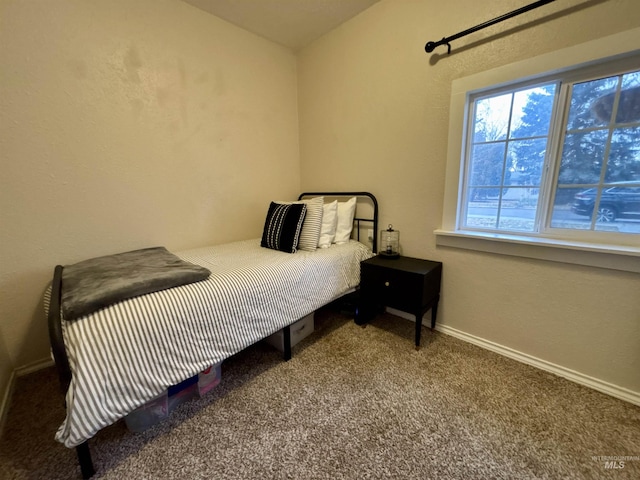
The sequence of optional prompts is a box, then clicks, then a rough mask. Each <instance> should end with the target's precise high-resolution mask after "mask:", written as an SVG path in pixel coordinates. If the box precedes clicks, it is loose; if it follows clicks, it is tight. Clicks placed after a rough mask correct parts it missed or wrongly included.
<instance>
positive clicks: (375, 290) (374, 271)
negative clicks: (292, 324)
mask: <svg viewBox="0 0 640 480" xmlns="http://www.w3.org/2000/svg"><path fill="white" fill-rule="evenodd" d="M389 261H390V262H393V260H389ZM362 290H363V292H365V294H366V295H367V296H369V297H370V298H369V300H372V301H374V302H375V303H379V304H383V305H387V306H389V307H392V308H397V309H400V310H402V309H405V310H407V309H408V310H409V311H413V310H414V309H416V308H419V307H420V306H421V305H420V304H421V300H422V278H421V277H420V276H419V275H416V274H414V273H411V272H402V271H398V270H389V269H381V268H377V267H375V266H370V265H362Z"/></svg>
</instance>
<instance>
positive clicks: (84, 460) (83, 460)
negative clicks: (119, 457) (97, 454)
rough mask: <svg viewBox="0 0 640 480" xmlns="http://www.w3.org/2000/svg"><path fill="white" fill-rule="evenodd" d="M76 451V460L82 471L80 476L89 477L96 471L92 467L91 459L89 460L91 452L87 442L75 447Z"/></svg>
mask: <svg viewBox="0 0 640 480" xmlns="http://www.w3.org/2000/svg"><path fill="white" fill-rule="evenodd" d="M76 453H77V454H78V461H79V462H80V470H81V471H82V478H84V479H87V478H91V477H92V476H93V474H94V473H96V471H95V470H94V468H93V461H92V460H91V452H90V451H89V443H88V442H84V443H81V444H80V445H78V446H77V447H76Z"/></svg>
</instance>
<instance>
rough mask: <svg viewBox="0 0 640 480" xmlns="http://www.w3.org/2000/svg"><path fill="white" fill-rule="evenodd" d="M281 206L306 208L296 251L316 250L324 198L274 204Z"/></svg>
mask: <svg viewBox="0 0 640 480" xmlns="http://www.w3.org/2000/svg"><path fill="white" fill-rule="evenodd" d="M276 203H283V204H291V203H304V204H305V205H306V206H307V214H306V215H305V217H304V223H303V224H302V230H301V231H300V241H299V242H298V247H297V248H298V249H300V250H306V251H308V252H314V251H315V250H316V248H318V240H319V239H320V227H321V226H322V207H323V205H324V197H314V198H311V199H309V200H299V201H297V202H276Z"/></svg>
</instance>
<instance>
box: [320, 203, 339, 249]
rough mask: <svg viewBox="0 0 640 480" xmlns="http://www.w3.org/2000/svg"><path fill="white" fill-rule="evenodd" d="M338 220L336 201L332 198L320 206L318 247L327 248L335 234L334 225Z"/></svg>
mask: <svg viewBox="0 0 640 480" xmlns="http://www.w3.org/2000/svg"><path fill="white" fill-rule="evenodd" d="M337 222H338V201H337V200H334V201H333V202H330V203H325V204H324V205H323V207H322V228H321V229H320V238H319V240H318V247H320V248H329V247H330V246H331V243H333V239H334V238H335V236H336V225H337Z"/></svg>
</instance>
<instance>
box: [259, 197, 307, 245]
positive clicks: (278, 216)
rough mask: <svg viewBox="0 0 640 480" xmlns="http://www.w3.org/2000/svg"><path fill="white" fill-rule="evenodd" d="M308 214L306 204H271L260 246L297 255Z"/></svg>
mask: <svg viewBox="0 0 640 480" xmlns="http://www.w3.org/2000/svg"><path fill="white" fill-rule="evenodd" d="M306 213H307V206H306V205H305V204H304V203H291V204H283V203H276V202H271V205H269V211H268V212H267V219H266V220H265V222H264V230H263V231H262V241H261V242H260V245H261V246H263V247H265V248H271V249H273V250H280V251H281V252H287V253H295V252H296V250H297V249H298V242H299V240H300V230H302V223H303V222H304V217H305V214H306Z"/></svg>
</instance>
